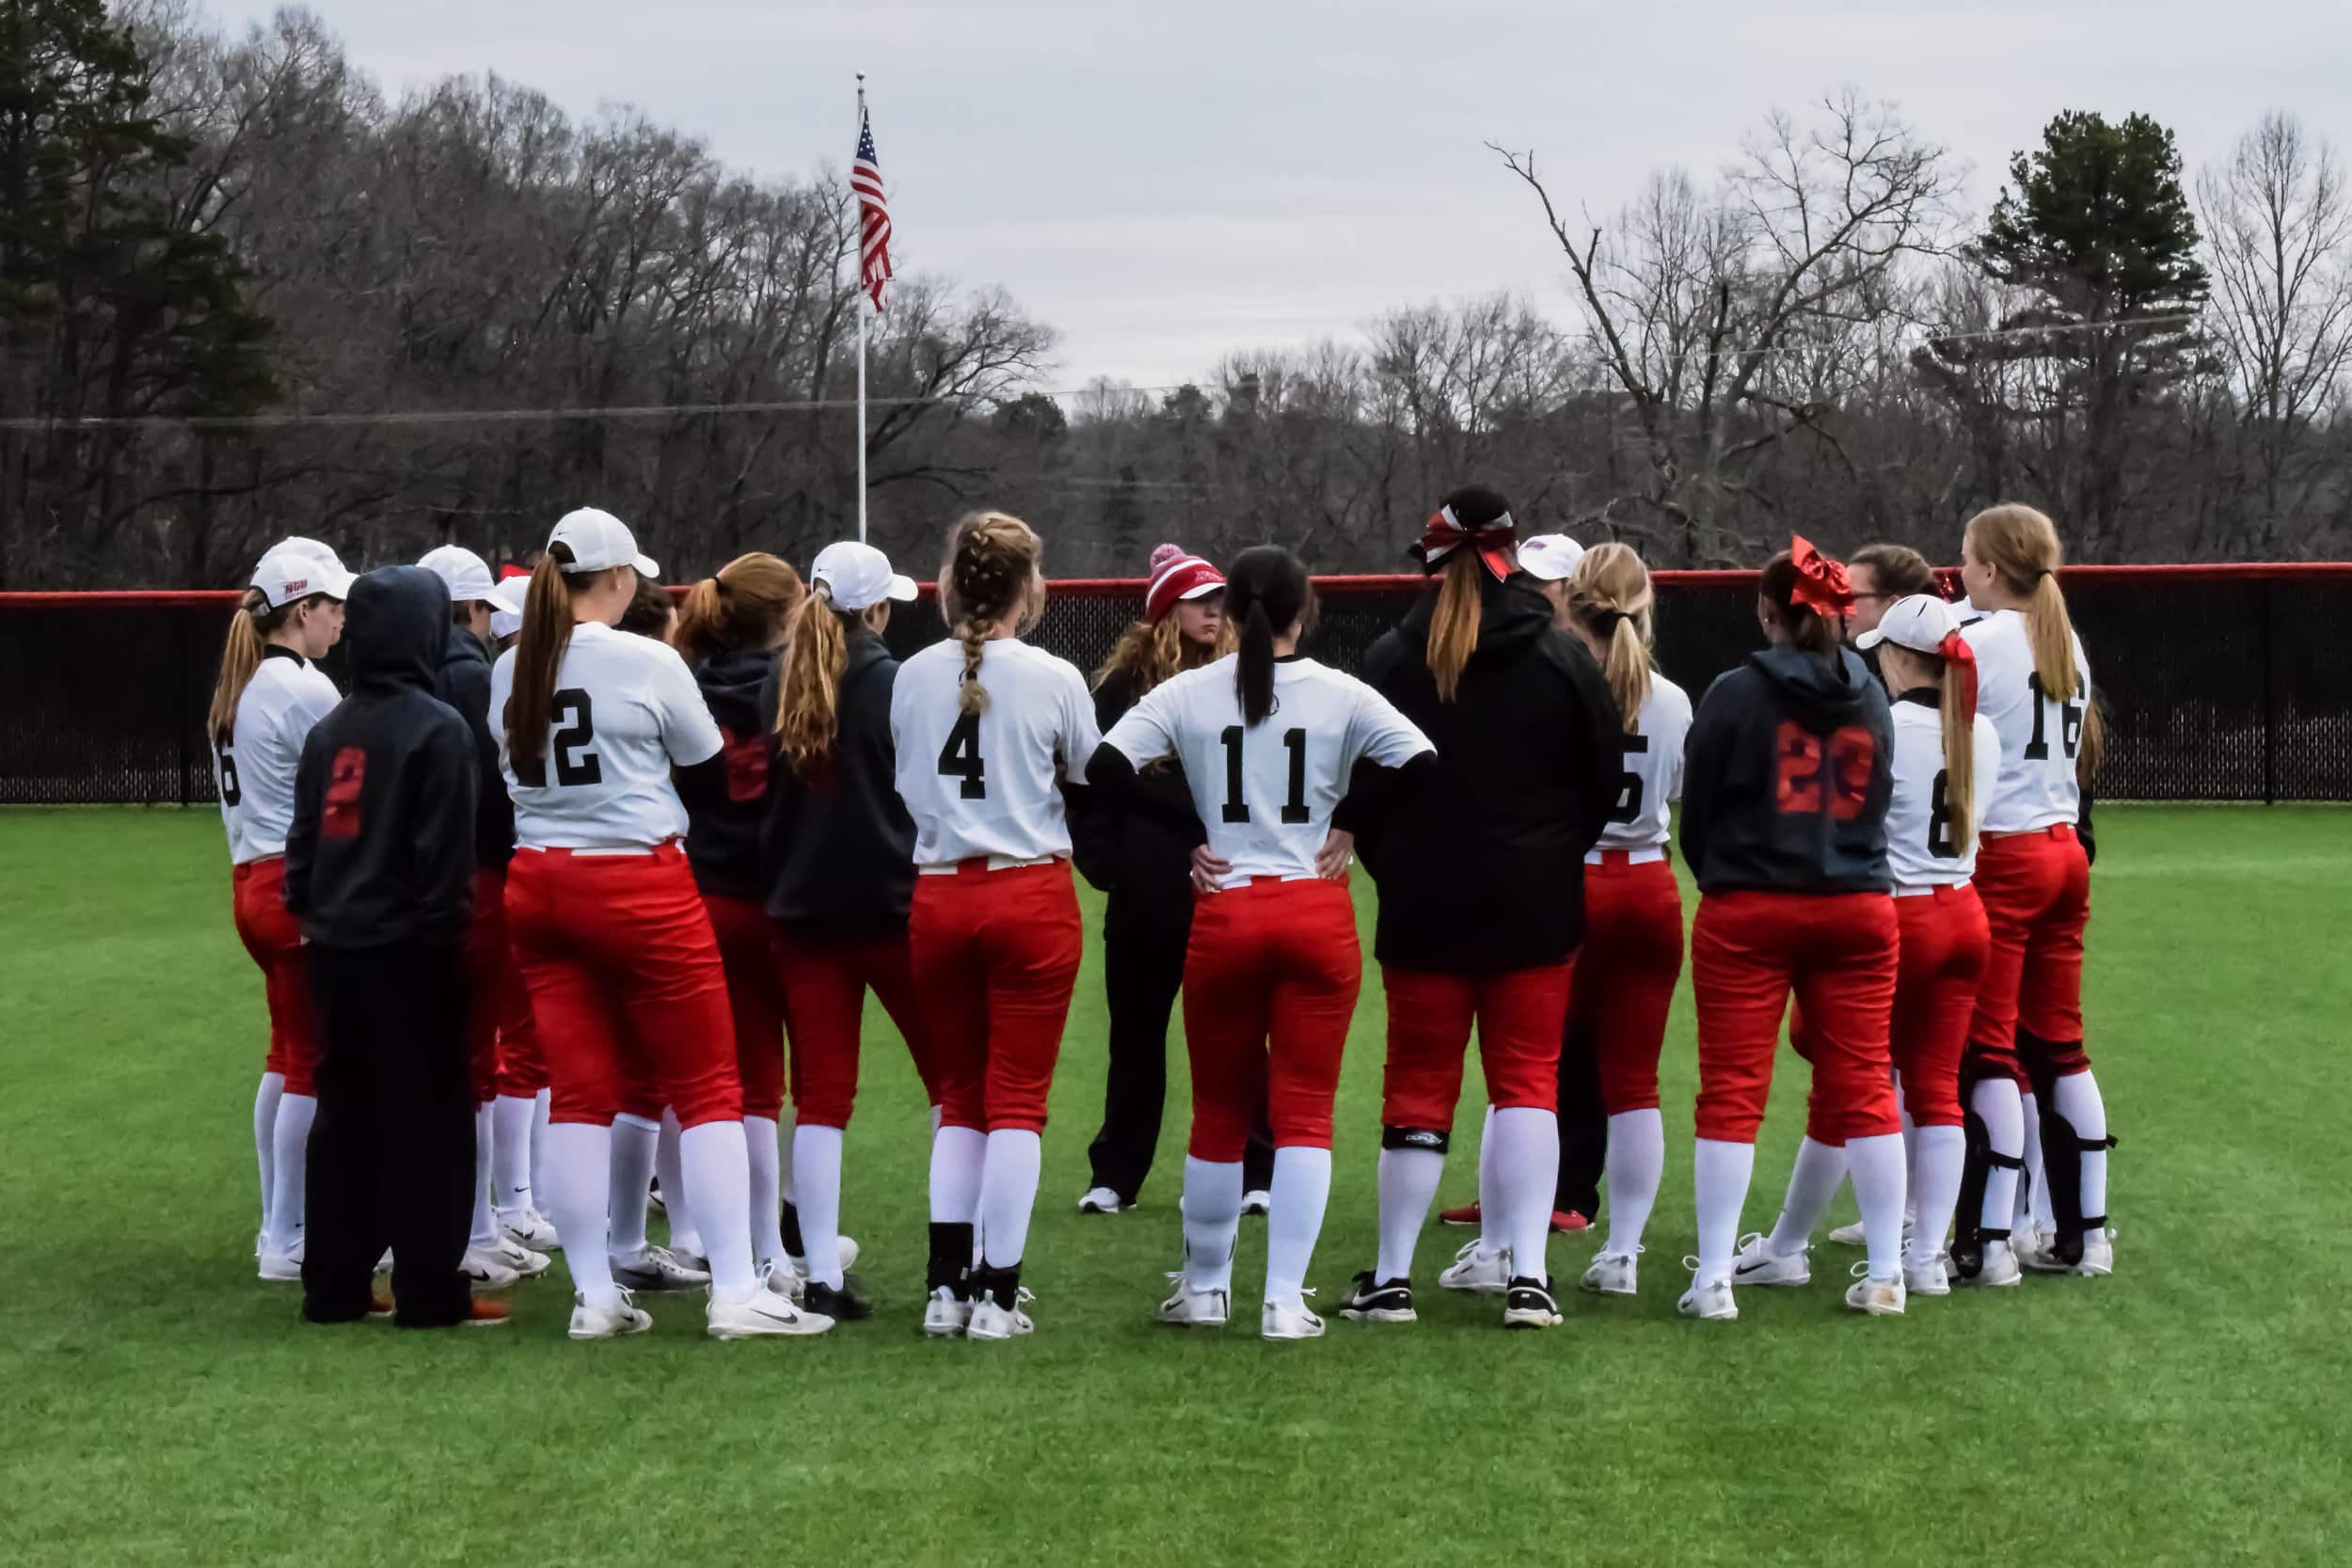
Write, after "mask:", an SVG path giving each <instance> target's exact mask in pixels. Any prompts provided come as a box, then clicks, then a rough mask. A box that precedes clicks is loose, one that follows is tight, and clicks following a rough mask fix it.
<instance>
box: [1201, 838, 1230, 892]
mask: <svg viewBox="0 0 2352 1568" xmlns="http://www.w3.org/2000/svg"><path fill="white" fill-rule="evenodd" d="M1232 872H1233V863H1232V861H1221V860H1219V859H1217V858H1216V856H1215V855H1213V854H1211V853H1209V847H1208V846H1207V845H1205V844H1201V845H1196V846H1195V847H1193V851H1192V886H1193V891H1194V892H1196V893H1215V892H1216V890H1217V889H1218V888H1220V887H1223V886H1224V885H1225V879H1226V878H1227V877H1230V876H1232Z"/></svg>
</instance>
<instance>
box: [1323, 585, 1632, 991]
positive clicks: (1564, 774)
mask: <svg viewBox="0 0 2352 1568" xmlns="http://www.w3.org/2000/svg"><path fill="white" fill-rule="evenodd" d="M1479 584H1480V589H1481V593H1482V595H1483V598H1482V605H1481V611H1480V619H1479V626H1478V646H1477V649H1476V651H1474V652H1473V653H1472V654H1471V655H1470V662H1469V663H1468V664H1467V665H1465V666H1464V667H1463V670H1462V678H1461V681H1460V683H1459V684H1458V686H1457V687H1456V689H1455V691H1454V700H1453V701H1451V702H1441V701H1439V700H1438V683H1437V678H1436V677H1435V676H1434V675H1432V674H1431V673H1429V664H1428V650H1429V628H1430V623H1431V621H1432V620H1433V619H1434V618H1435V615H1436V611H1437V602H1438V595H1437V594H1435V593H1432V594H1424V595H1423V596H1422V599H1421V601H1420V602H1419V603H1417V604H1415V605H1414V606H1413V608H1412V610H1409V611H1408V612H1407V613H1406V616H1405V619H1404V620H1403V621H1401V622H1399V623H1398V624H1397V626H1396V627H1395V628H1394V629H1393V630H1391V631H1389V632H1386V633H1384V634H1382V636H1381V637H1380V638H1379V640H1378V641H1375V642H1374V643H1373V645H1372V647H1371V649H1370V650H1369V651H1368V652H1367V653H1366V654H1365V655H1364V664H1363V678H1364V680H1365V682H1366V683H1367V684H1369V685H1370V686H1371V687H1372V688H1373V689H1375V690H1376V691H1378V692H1379V693H1380V694H1381V695H1382V696H1384V697H1386V698H1388V699H1389V701H1390V702H1391V703H1393V704H1395V705H1396V706H1397V707H1398V709H1400V710H1401V711H1402V712H1403V713H1404V715H1405V717H1406V718H1407V719H1410V720H1411V721H1413V722H1414V723H1415V724H1417V725H1419V726H1420V728H1421V731H1422V734H1424V735H1426V736H1428V737H1429V738H1430V740H1431V741H1432V742H1434V743H1435V744H1436V746H1437V748H1438V755H1437V761H1436V765H1435V766H1434V767H1429V768H1415V769H1409V770H1407V771H1405V772H1401V773H1399V774H1397V775H1395V786H1394V791H1393V796H1392V797H1391V799H1388V800H1385V801H1384V802H1383V803H1382V804H1383V806H1384V808H1385V809H1383V810H1381V811H1380V812H1378V813H1376V814H1359V812H1358V811H1357V810H1355V809H1352V808H1348V807H1343V810H1342V814H1341V816H1340V817H1339V818H1338V819H1337V822H1338V825H1339V826H1343V827H1348V828H1353V829H1356V831H1357V832H1358V834H1359V838H1358V844H1357V850H1358V852H1359V854H1360V855H1361V856H1362V858H1363V862H1364V864H1365V866H1366V867H1367V868H1368V869H1369V870H1370V871H1371V872H1372V875H1373V878H1374V879H1375V881H1377V882H1378V883H1379V884H1380V916H1379V926H1378V930H1377V934H1376V936H1375V942H1374V951H1375V955H1376V956H1377V957H1378V958H1379V960H1380V961H1381V962H1382V963H1383V964H1389V965H1394V966H1396V967H1398V968H1401V969H1407V970H1427V971H1433V972H1436V973H1438V974H1497V973H1502V972H1503V971H1507V970H1513V969H1529V968H1534V967H1535V966H1538V965H1548V964H1556V963H1562V962H1565V960H1566V959H1567V958H1568V956H1569V955H1570V954H1571V953H1573V952H1574V951H1575V950H1576V947H1577V944H1578V943H1579V942H1581V941H1583V938H1584V854H1585V851H1586V850H1588V849H1590V848H1592V847H1593V845H1594V843H1595V841H1597V839H1598V838H1599V837H1600V833H1601V830H1602V829H1603V828H1604V827H1606V826H1607V825H1608V821H1609V814H1610V812H1611V811H1613V809H1615V806H1616V803H1617V790H1618V785H1619V783H1620V780H1619V777H1618V776H1619V774H1620V773H1621V772H1622V770H1623V766H1624V765H1623V750H1622V736H1621V734H1620V728H1619V723H1618V719H1617V704H1616V699H1615V698H1613V697H1612V696H1611V695H1610V692H1609V683H1608V681H1607V680H1606V679H1605V678H1603V676H1602V675H1601V673H1600V668H1599V666H1598V665H1597V664H1595V663H1594V662H1593V658H1592V656H1591V655H1590V654H1588V653H1586V652H1585V651H1584V648H1583V645H1582V644H1581V643H1580V642H1577V641H1575V640H1574V639H1572V638H1570V637H1568V636H1567V635H1566V634H1565V633H1564V632H1562V631H1560V630H1558V629H1557V628H1556V627H1554V626H1553V625H1552V623H1551V605H1550V603H1549V601H1548V600H1546V599H1545V598H1544V597H1543V596H1542V595H1541V594H1536V593H1534V592H1532V591H1531V590H1529V589H1528V588H1527V587H1525V586H1524V585H1523V583H1522V582H1521V581H1520V580H1519V579H1517V578H1515V579H1513V580H1512V581H1510V582H1497V581H1495V580H1494V579H1493V578H1491V577H1488V576H1487V575H1486V574H1485V573H1483V572H1482V573H1481V574H1480V575H1479ZM1375 818H1376V819H1375ZM1359 824H1360V825H1359Z"/></svg>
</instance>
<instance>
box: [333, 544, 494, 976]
mask: <svg viewBox="0 0 2352 1568" xmlns="http://www.w3.org/2000/svg"><path fill="white" fill-rule="evenodd" d="M348 604H349V610H348V619H347V620H346V621H345V622H344V626H343V645H344V646H345V647H346V648H348V649H349V650H350V660H351V695H350V696H348V697H346V698H344V699H343V700H342V703H341V704H339V705H337V706H336V707H335V709H334V711H332V712H331V713H329V714H328V715H327V716H326V718H324V719H322V720H320V721H319V722H318V724H317V725H316V727H314V728H313V729H312V730H311V731H310V738H309V739H308V740H306V741H305V742H304V743H303V747H302V765H301V767H300V768H299V769H297V770H296V772H295V774H294V825H293V827H292V828H290V829H289V830H288V831H287V833H286V908H287V909H288V910H290V911H293V912H294V916H295V917H296V918H297V919H299V920H300V921H301V922H302V934H303V935H304V936H305V937H306V938H308V939H309V940H310V941H311V942H316V943H318V944H319V945H320V946H322V947H384V946H389V945H390V944H391V943H394V942H428V943H432V944H435V945H441V946H452V947H453V946H455V945H457V944H458V943H460V942H463V941H464V940H465V936H466V927H467V925H468V922H469V920H470V918H471V916H472V912H473V865H474V855H473V849H474V832H473V823H474V790H475V788H476V784H477V770H476V767H475V762H474V749H473V736H471V735H470V734H469V732H468V730H467V728H466V721H465V720H463V719H462V718H460V717H458V714H457V710H456V709H455V708H453V707H451V706H450V705H448V704H447V703H444V702H442V701H440V700H439V699H438V698H437V697H435V696H434V695H433V686H434V674H435V671H436V669H437V666H438V665H439V662H440V659H441V657H442V654H443V652H444V650H445V649H446V648H447V646H448V635H447V634H448V631H449V590H448V589H447V588H445V587H443V586H442V585H441V579H440V578H437V577H435V576H434V575H433V574H432V573H431V572H428V571H425V570H424V569H423V568H421V567H418V566H387V567H384V568H382V569H380V570H377V571H373V572H370V573H368V574H367V576H365V577H363V578H360V579H359V580H358V582H357V583H355V584H353V585H352V590H351V598H350V600H349V601H348Z"/></svg>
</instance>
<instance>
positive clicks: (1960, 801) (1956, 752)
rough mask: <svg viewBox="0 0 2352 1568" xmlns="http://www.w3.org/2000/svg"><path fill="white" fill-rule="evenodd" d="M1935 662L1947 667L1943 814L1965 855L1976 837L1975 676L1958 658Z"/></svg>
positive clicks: (1945, 680)
mask: <svg viewBox="0 0 2352 1568" xmlns="http://www.w3.org/2000/svg"><path fill="white" fill-rule="evenodd" d="M1920 657H1931V656H1928V655H1922V656H1920ZM1936 662H1938V663H1939V664H1941V665H1943V666H1944V676H1943V682H1942V690H1943V699H1942V705H1943V710H1944V813H1945V816H1946V818H1947V820H1948V821H1949V822H1950V823H1951V839H1952V847H1954V848H1955V849H1957V850H1959V852H1960V853H1962V854H1963V855H1964V854H1966V853H1967V852H1968V847H1969V845H1971V844H1973V843H1975V842H1976V837H1977V725H1976V715H1975V714H1973V713H1971V712H1969V711H1968V699H1969V693H1970V689H1972V688H1973V687H1974V686H1975V685H1976V677H1975V674H1974V672H1973V671H1972V670H1970V669H1967V668H1964V667H1963V665H1962V664H1961V662H1960V660H1958V659H1956V658H1938V659H1937V660H1936Z"/></svg>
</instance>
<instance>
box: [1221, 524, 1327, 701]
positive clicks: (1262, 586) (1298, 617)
mask: <svg viewBox="0 0 2352 1568" xmlns="http://www.w3.org/2000/svg"><path fill="white" fill-rule="evenodd" d="M1313 606H1314V589H1313V587H1312V586H1311V584H1310V583H1309V582H1308V580H1307V568H1306V567H1305V566H1304V565H1303V564H1301V563H1300V562H1299V559H1298V557H1296V556H1295V555H1293V554H1291V552H1290V551H1288V550H1286V549H1284V548H1283V547H1282V546H1279V545H1255V546H1251V547H1249V548H1248V549H1246V550H1244V551H1242V552H1241V554H1239V555H1237V556H1235V557H1233V563H1232V565H1231V566H1229V567H1227V568H1226V569H1225V615H1226V619H1227V620H1229V621H1236V622H1239V623H1240V626H1241V647H1240V658H1239V659H1238V661H1237V663H1236V666H1235V670H1234V673H1233V694H1234V695H1235V696H1236V697H1238V698H1240V699H1241V717H1242V722H1243V723H1244V724H1246V725H1248V726H1250V727H1253V728H1254V727H1255V726H1257V725H1258V724H1260V723H1263V721H1264V720H1265V717H1266V715H1268V714H1270V713H1272V712H1273V711H1274V640H1275V638H1277V637H1278V636H1279V635H1281V633H1283V632H1286V631H1288V630H1289V629H1290V628H1291V627H1292V626H1295V625H1296V624H1298V623H1299V622H1300V621H1302V620H1303V619H1305V618H1306V617H1307V616H1308V615H1309V614H1310V613H1311V610H1312V609H1313Z"/></svg>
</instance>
